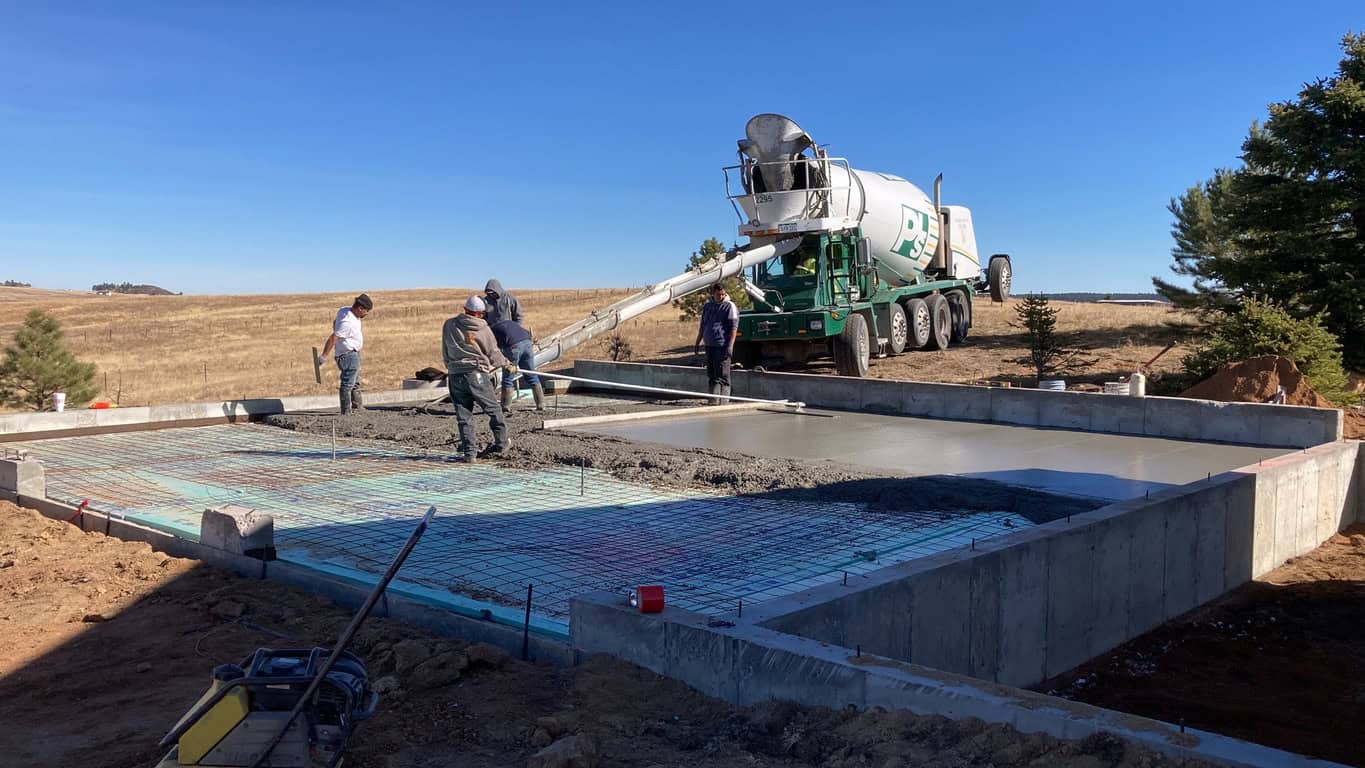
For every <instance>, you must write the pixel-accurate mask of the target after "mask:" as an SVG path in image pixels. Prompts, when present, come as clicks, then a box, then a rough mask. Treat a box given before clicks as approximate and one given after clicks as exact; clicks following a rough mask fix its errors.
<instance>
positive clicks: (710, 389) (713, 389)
mask: <svg viewBox="0 0 1365 768" xmlns="http://www.w3.org/2000/svg"><path fill="white" fill-rule="evenodd" d="M707 391H708V392H710V393H711V394H713V395H719V394H720V385H719V384H712V385H710V386H709V387H708V388H707ZM706 404H707V405H720V400H717V399H716V398H714V397H709V398H707V399H706Z"/></svg>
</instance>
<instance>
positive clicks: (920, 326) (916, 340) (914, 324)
mask: <svg viewBox="0 0 1365 768" xmlns="http://www.w3.org/2000/svg"><path fill="white" fill-rule="evenodd" d="M905 314H906V315H907V316H908V325H909V329H910V338H909V340H908V341H909V345H910V348H911V349H924V345H925V344H928V343H929V328H930V326H931V325H932V323H931V322H930V321H929V305H928V304H927V303H925V301H924V299H910V300H909V301H907V302H905Z"/></svg>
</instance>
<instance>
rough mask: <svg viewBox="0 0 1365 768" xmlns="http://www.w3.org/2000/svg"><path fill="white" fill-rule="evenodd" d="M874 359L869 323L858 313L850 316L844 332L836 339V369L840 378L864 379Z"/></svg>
mask: <svg viewBox="0 0 1365 768" xmlns="http://www.w3.org/2000/svg"><path fill="white" fill-rule="evenodd" d="M871 357H872V344H871V342H870V340H869V339H868V333H867V321H866V320H864V319H863V316H862V315H860V314H857V313H856V312H855V313H854V314H852V315H849V316H848V320H847V321H846V322H845V323H844V330H843V331H841V332H840V333H839V335H838V336H836V337H834V369H835V371H837V372H838V373H839V375H840V376H853V377H855V378H862V377H863V376H866V375H867V366H868V363H869V362H870V360H871Z"/></svg>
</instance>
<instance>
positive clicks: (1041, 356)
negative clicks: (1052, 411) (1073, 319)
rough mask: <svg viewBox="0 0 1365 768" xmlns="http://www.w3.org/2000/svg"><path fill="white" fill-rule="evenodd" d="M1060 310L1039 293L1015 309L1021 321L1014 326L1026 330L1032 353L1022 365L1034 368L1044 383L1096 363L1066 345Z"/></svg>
mask: <svg viewBox="0 0 1365 768" xmlns="http://www.w3.org/2000/svg"><path fill="white" fill-rule="evenodd" d="M1060 311H1061V310H1059V309H1057V308H1056V307H1054V306H1052V305H1051V304H1050V303H1049V302H1048V299H1047V297H1046V296H1043V295H1041V294H1037V293H1030V294H1029V295H1027V296H1025V297H1024V298H1023V300H1022V301H1020V302H1019V304H1018V305H1016V306H1015V308H1014V314H1015V317H1016V318H1018V320H1019V322H1018V323H1015V324H1014V326H1015V327H1016V328H1022V329H1023V330H1024V336H1025V338H1026V340H1027V342H1028V350H1029V353H1028V355H1027V356H1026V357H1023V358H1020V359H1019V361H1018V362H1021V363H1024V364H1025V365H1029V366H1032V367H1033V370H1034V373H1036V374H1037V376H1038V378H1039V379H1040V380H1041V379H1044V378H1046V377H1048V376H1055V375H1057V374H1061V373H1072V372H1075V371H1079V370H1081V369H1083V368H1086V367H1088V366H1089V365H1090V364H1091V363H1093V362H1094V360H1093V358H1090V357H1087V356H1086V355H1085V354H1084V353H1082V352H1081V351H1080V350H1077V349H1070V348H1068V347H1067V346H1066V345H1065V344H1064V343H1063V341H1062V337H1061V336H1060V335H1059V334H1058V333H1057V313H1058V312H1060Z"/></svg>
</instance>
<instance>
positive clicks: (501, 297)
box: [483, 280, 521, 325]
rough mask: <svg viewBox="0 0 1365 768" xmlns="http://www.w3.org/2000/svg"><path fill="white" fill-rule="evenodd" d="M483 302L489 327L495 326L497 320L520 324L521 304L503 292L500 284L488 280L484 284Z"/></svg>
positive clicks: (515, 298) (514, 297)
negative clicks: (485, 306)
mask: <svg viewBox="0 0 1365 768" xmlns="http://www.w3.org/2000/svg"><path fill="white" fill-rule="evenodd" d="M483 302H484V304H486V305H487V306H488V317H487V320H488V324H489V325H496V324H497V322H498V321H499V320H511V321H513V322H516V323H520V322H521V302H519V301H517V297H516V296H513V295H512V294H510V293H508V292H507V291H505V290H503V288H502V283H500V282H498V281H497V280H489V281H488V282H487V283H486V284H484V286H483Z"/></svg>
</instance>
